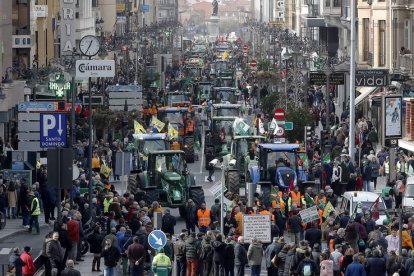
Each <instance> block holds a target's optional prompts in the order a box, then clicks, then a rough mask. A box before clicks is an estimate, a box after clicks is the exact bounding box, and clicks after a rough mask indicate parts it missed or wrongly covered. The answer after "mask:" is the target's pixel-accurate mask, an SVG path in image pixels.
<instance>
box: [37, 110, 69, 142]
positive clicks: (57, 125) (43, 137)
mask: <svg viewBox="0 0 414 276" xmlns="http://www.w3.org/2000/svg"><path fill="white" fill-rule="evenodd" d="M40 147H41V148H65V147H66V114H64V113H54V114H45V113H40Z"/></svg>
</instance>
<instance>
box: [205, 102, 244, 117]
mask: <svg viewBox="0 0 414 276" xmlns="http://www.w3.org/2000/svg"><path fill="white" fill-rule="evenodd" d="M241 114H242V106H241V105H240V104H213V108H212V109H211V117H238V116H239V115H241Z"/></svg>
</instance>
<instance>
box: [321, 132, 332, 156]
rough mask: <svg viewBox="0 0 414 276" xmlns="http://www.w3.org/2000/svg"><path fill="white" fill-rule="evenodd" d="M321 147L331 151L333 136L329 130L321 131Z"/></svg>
mask: <svg viewBox="0 0 414 276" xmlns="http://www.w3.org/2000/svg"><path fill="white" fill-rule="evenodd" d="M321 147H322V148H323V149H325V151H329V150H330V148H331V147H332V145H331V134H330V132H329V130H322V131H321Z"/></svg>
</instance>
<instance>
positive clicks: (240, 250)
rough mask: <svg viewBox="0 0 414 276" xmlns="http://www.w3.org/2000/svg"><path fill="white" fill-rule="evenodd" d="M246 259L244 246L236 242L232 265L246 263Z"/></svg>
mask: <svg viewBox="0 0 414 276" xmlns="http://www.w3.org/2000/svg"><path fill="white" fill-rule="evenodd" d="M247 262H248V260H247V251H246V248H244V246H243V245H242V244H240V243H237V244H236V245H235V246H234V265H242V266H244V265H246V264H247Z"/></svg>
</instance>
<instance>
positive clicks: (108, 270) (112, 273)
mask: <svg viewBox="0 0 414 276" xmlns="http://www.w3.org/2000/svg"><path fill="white" fill-rule="evenodd" d="M104 276H116V267H115V266H113V267H108V266H106V267H105V270H104Z"/></svg>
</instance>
